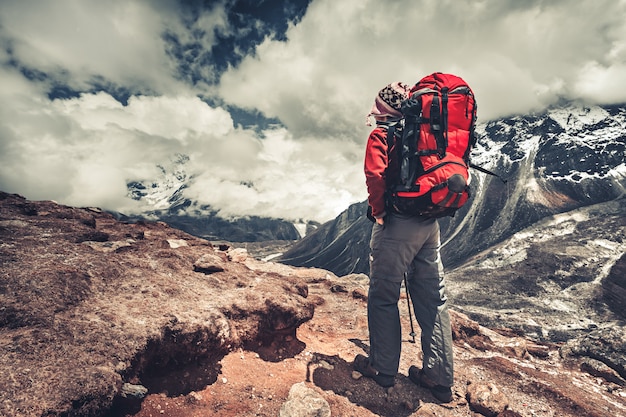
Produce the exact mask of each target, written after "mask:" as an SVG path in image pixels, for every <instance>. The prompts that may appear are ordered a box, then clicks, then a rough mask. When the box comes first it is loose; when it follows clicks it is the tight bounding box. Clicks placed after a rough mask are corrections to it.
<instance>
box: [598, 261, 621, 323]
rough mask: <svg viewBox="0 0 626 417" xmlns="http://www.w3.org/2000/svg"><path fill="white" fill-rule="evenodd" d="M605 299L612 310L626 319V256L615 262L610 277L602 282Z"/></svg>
mask: <svg viewBox="0 0 626 417" xmlns="http://www.w3.org/2000/svg"><path fill="white" fill-rule="evenodd" d="M602 289H603V290H604V299H605V301H606V302H607V303H608V304H609V306H611V308H612V310H613V311H615V312H616V313H617V314H619V315H620V316H621V317H622V318H626V254H623V255H622V257H621V258H619V259H618V261H617V262H615V265H613V267H612V268H611V272H610V273H609V275H608V276H607V277H606V278H605V279H604V280H603V281H602Z"/></svg>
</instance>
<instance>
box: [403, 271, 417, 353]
mask: <svg viewBox="0 0 626 417" xmlns="http://www.w3.org/2000/svg"><path fill="white" fill-rule="evenodd" d="M406 276H407V273H406V272H405V273H404V290H405V291H406V306H407V307H408V310H409V322H410V323H411V333H409V336H411V340H409V342H411V343H415V329H414V328H413V315H412V314H411V301H410V300H409V298H410V297H409V283H408V281H407V279H406Z"/></svg>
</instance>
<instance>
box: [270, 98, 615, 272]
mask: <svg viewBox="0 0 626 417" xmlns="http://www.w3.org/2000/svg"><path fill="white" fill-rule="evenodd" d="M625 126H626V105H615V106H605V107H599V106H582V105H576V104H567V105H565V106H561V107H555V108H552V109H549V110H548V111H546V112H545V113H542V114H538V115H530V116H514V117H508V118H503V119H500V120H495V121H490V122H488V123H485V124H479V126H478V128H477V133H478V136H479V138H478V145H477V146H476V148H475V149H474V151H473V152H472V161H473V162H474V163H476V164H477V165H480V166H483V167H485V168H488V169H490V170H492V171H495V172H497V173H500V174H502V175H503V176H504V177H505V178H506V180H507V182H506V183H503V182H502V181H501V180H500V179H498V178H495V177H492V176H487V175H485V174H482V173H480V172H475V171H473V172H472V183H473V187H474V188H473V195H472V197H471V199H470V201H469V203H468V204H466V205H465V206H464V207H463V208H462V209H461V210H460V211H459V212H458V213H457V214H456V215H455V216H454V217H447V218H443V219H440V226H441V230H442V257H443V260H444V264H445V266H446V268H448V269H450V268H454V267H458V266H460V265H461V264H463V263H464V262H465V261H466V260H468V259H469V258H471V257H472V256H474V255H476V254H478V253H481V252H482V251H484V250H486V249H488V248H490V247H491V246H493V245H496V244H498V243H500V242H502V241H504V240H505V239H507V238H509V237H511V236H513V235H514V234H515V233H517V232H520V231H521V230H523V229H524V228H526V227H529V226H531V225H533V224H535V223H536V222H538V221H540V220H542V219H545V218H547V217H548V216H552V215H555V214H558V213H564V212H567V211H570V210H574V209H577V208H580V207H585V206H590V205H593V204H599V203H602V202H608V201H611V200H614V199H616V198H618V197H620V196H622V195H624V192H625V189H626V165H625V162H624V159H625V158H624V155H626V132H625ZM365 210H366V202H362V203H357V204H354V205H353V206H351V207H350V208H348V210H346V211H345V212H344V213H342V214H341V215H340V216H339V217H337V219H335V220H333V221H331V222H330V223H329V224H325V225H323V226H322V227H320V228H319V229H318V230H317V231H316V232H315V233H313V234H311V235H309V236H307V237H306V238H305V239H303V240H301V241H299V242H298V243H296V244H295V245H294V246H293V247H292V248H291V249H290V250H289V251H287V252H286V253H284V254H283V255H282V256H281V257H280V258H278V260H279V261H281V262H284V263H286V264H289V265H299V266H309V267H320V268H324V269H328V270H330V271H333V272H334V273H336V274H337V275H347V274H350V273H367V272H368V270H369V266H368V260H367V258H368V252H369V246H368V245H369V235H370V233H371V224H370V223H369V222H368V221H367V220H365V219H364V214H365Z"/></svg>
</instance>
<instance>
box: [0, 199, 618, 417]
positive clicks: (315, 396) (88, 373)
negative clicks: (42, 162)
mask: <svg viewBox="0 0 626 417" xmlns="http://www.w3.org/2000/svg"><path fill="white" fill-rule="evenodd" d="M0 279H1V281H0V368H1V369H2V370H3V372H1V373H0V415H3V416H4V415H6V416H109V417H112V416H138V417H148V416H182V417H187V416H189V417H191V416H198V417H199V416H211V415H215V416H224V417H230V416H277V415H279V416H283V417H286V416H329V415H333V416H355V417H361V416H362V417H365V416H406V417H408V416H481V415H484V416H501V417H505V416H524V417H531V416H566V417H569V416H571V417H574V416H576V417H578V416H607V417H609V416H610V417H615V416H619V415H625V414H626V381H625V378H626V371H625V370H624V369H623V367H620V366H623V360H624V359H623V358H624V346H625V345H626V340H624V334H623V332H621V331H620V332H617V333H616V334H614V335H613V336H611V338H607V336H606V335H603V338H595V339H594V337H593V335H591V334H590V335H588V337H586V338H584V339H581V340H580V341H579V342H577V343H571V342H568V343H565V342H558V343H553V342H549V341H545V340H544V341H541V340H537V339H536V338H534V339H531V338H527V337H524V336H523V335H522V334H521V333H520V332H519V331H518V329H511V328H497V327H498V326H492V329H487V328H486V327H482V326H480V325H479V323H477V322H475V321H472V320H470V319H469V318H468V317H467V316H465V315H463V314H460V313H457V312H453V314H452V317H453V325H454V326H453V327H454V338H455V347H454V349H455V359H456V380H455V385H454V394H455V398H454V401H453V402H452V403H450V404H441V403H439V402H438V401H437V400H435V399H434V398H433V397H432V396H431V394H430V393H429V392H428V390H426V389H424V388H421V387H418V386H416V385H414V384H413V383H412V382H411V381H409V380H408V378H407V377H406V372H407V369H408V367H409V366H410V365H411V364H414V363H419V357H420V347H419V329H417V328H416V329H415V330H416V333H417V335H416V336H415V340H416V342H417V343H412V340H413V338H412V337H411V336H410V334H409V333H410V328H411V327H410V322H409V315H408V311H407V307H406V298H403V299H402V300H401V301H400V308H401V313H402V319H403V325H404V329H405V331H406V340H405V341H404V343H403V355H402V358H401V366H400V373H399V374H398V375H397V376H396V386H395V387H393V388H391V389H387V390H386V389H383V388H381V387H379V386H378V385H376V384H375V383H374V382H373V381H371V380H369V379H367V378H363V377H360V375H358V374H356V373H354V372H353V370H352V366H351V365H352V360H353V358H354V356H355V355H356V354H358V353H367V351H368V338H367V319H366V312H365V307H366V298H367V296H366V294H367V277H366V276H364V275H350V276H346V277H336V276H334V275H333V274H331V273H329V272H327V271H324V270H320V269H305V268H293V267H288V266H285V265H280V264H274V263H271V262H262V261H258V260H256V259H254V258H252V257H251V256H249V255H248V254H247V252H246V251H245V250H242V249H237V248H232V247H229V246H228V245H221V246H220V245H218V246H214V245H212V244H210V243H209V242H207V241H205V240H202V239H198V238H195V237H192V236H190V235H187V234H185V233H183V232H180V231H178V230H175V229H172V228H170V227H168V226H166V225H165V224H163V223H137V224H124V223H120V222H118V221H116V220H115V219H114V218H113V217H112V216H110V215H108V214H106V213H103V212H101V211H100V210H98V209H79V208H71V207H64V206H60V205H57V204H55V203H53V202H32V201H28V200H25V199H23V198H21V197H19V196H15V195H8V194H4V193H0ZM599 345H604V346H605V349H604V350H603V351H602V352H603V353H602V354H600V353H598V350H597V346H599ZM620 364H622V365H620Z"/></svg>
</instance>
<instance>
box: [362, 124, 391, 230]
mask: <svg viewBox="0 0 626 417" xmlns="http://www.w3.org/2000/svg"><path fill="white" fill-rule="evenodd" d="M393 149H394V147H393V146H392V148H391V149H388V146H387V126H385V125H379V126H377V127H376V128H375V129H374V130H372V132H371V133H370V136H369V138H368V139H367V148H366V150H365V184H366V185H367V193H368V199H367V200H368V203H369V205H370V207H371V208H372V216H374V217H375V218H381V217H385V214H386V211H385V190H386V188H387V184H386V180H387V175H386V174H387V171H388V167H391V168H390V169H393V168H394V167H395V165H396V163H395V161H394V160H393V157H392V155H393Z"/></svg>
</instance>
